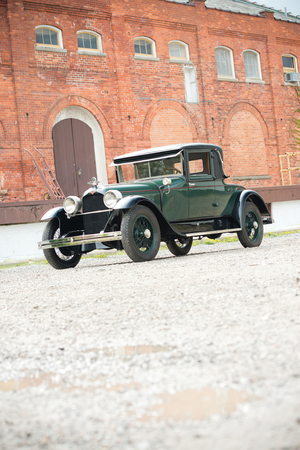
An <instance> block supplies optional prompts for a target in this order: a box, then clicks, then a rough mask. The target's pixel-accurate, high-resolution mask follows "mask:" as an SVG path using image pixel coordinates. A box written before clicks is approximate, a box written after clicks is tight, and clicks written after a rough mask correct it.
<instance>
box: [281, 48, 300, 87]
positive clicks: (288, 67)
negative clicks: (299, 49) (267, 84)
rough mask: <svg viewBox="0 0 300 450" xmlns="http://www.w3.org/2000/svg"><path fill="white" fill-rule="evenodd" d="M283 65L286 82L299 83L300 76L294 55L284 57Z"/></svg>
mask: <svg viewBox="0 0 300 450" xmlns="http://www.w3.org/2000/svg"><path fill="white" fill-rule="evenodd" d="M282 64H283V73H284V79H285V81H288V82H299V81H300V76H299V74H298V67H297V59H296V58H295V57H294V56H293V55H288V54H286V55H283V56H282ZM293 74H295V75H293Z"/></svg>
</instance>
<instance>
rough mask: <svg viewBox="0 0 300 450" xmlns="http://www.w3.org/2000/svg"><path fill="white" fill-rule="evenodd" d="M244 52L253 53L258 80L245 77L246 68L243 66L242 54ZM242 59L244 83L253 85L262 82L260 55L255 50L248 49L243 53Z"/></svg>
mask: <svg viewBox="0 0 300 450" xmlns="http://www.w3.org/2000/svg"><path fill="white" fill-rule="evenodd" d="M246 52H251V53H254V54H255V55H256V61H257V68H258V78H254V77H253V78H252V77H247V75H246V66H245V59H244V53H246ZM243 59H244V67H245V75H246V82H249V83H255V82H259V81H262V74H261V64H260V54H259V53H258V52H257V51H256V50H252V48H248V49H246V50H244V51H243Z"/></svg>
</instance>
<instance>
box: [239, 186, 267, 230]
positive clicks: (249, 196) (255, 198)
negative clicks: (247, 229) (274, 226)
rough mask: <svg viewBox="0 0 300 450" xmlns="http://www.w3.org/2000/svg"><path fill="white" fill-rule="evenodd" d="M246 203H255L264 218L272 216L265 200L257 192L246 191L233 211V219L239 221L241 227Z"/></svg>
mask: <svg viewBox="0 0 300 450" xmlns="http://www.w3.org/2000/svg"><path fill="white" fill-rule="evenodd" d="M246 202H252V203H254V205H256V206H257V208H258V209H259V212H260V213H261V215H262V216H270V211H269V210H268V207H267V205H266V204H265V202H264V200H263V198H262V197H261V196H260V195H259V194H258V193H257V192H255V191H251V190H244V191H242V192H241V195H240V196H239V198H238V199H237V202H236V204H235V207H234V211H233V217H234V218H235V219H236V220H237V221H238V223H239V225H240V227H242V226H243V213H244V207H245V204H246Z"/></svg>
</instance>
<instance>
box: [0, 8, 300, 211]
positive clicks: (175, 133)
mask: <svg viewBox="0 0 300 450" xmlns="http://www.w3.org/2000/svg"><path fill="white" fill-rule="evenodd" d="M0 33H1V39H0V189H1V190H0V193H1V192H2V194H5V191H7V192H6V195H4V196H3V197H2V201H3V202H17V201H18V202H22V201H23V202H24V201H40V200H42V199H43V198H44V195H45V193H46V192H47V189H46V187H45V185H44V184H43V181H42V179H41V177H40V176H39V174H38V172H37V170H36V167H35V166H34V164H33V160H32V156H31V155H30V154H29V153H28V152H26V151H25V150H24V148H26V149H27V150H29V151H30V152H31V154H32V155H33V156H34V157H35V158H36V161H37V162H38V164H39V165H41V166H42V164H43V158H44V159H45V161H46V162H47V164H48V165H49V166H50V168H51V169H52V170H53V171H55V173H56V177H57V179H58V182H59V183H60V185H61V187H62V189H63V191H64V193H65V194H66V195H70V194H77V195H78V194H82V192H83V190H84V189H85V188H86V187H87V184H86V182H87V181H88V180H90V179H91V176H92V175H95V174H97V177H98V179H99V180H100V181H101V182H102V183H106V182H107V181H109V182H113V181H114V180H115V176H114V171H113V170H112V168H110V167H109V164H110V163H111V161H112V159H113V157H114V156H116V155H119V154H122V153H125V152H131V151H135V150H139V149H142V148H147V147H154V146H159V145H165V144H169V143H181V142H199V141H200V142H213V143H216V144H218V145H221V146H222V147H223V149H224V160H225V161H224V162H225V170H226V172H227V173H228V174H229V175H230V176H231V178H230V180H231V181H233V182H238V183H241V184H243V185H245V186H251V187H254V188H255V187H261V186H278V185H280V184H281V183H282V181H281V174H280V166H279V155H282V154H284V153H285V152H287V151H292V148H293V139H292V137H291V134H290V131H291V129H292V128H293V123H292V119H293V118H294V117H296V114H297V108H298V107H299V105H298V103H297V98H296V94H295V91H294V89H293V86H295V84H297V80H298V77H299V75H298V65H299V61H300V17H299V16H297V17H295V16H292V15H291V14H286V13H284V12H280V11H276V10H274V9H271V8H267V7H265V6H259V5H257V4H255V3H252V2H249V1H247V0H206V1H204V0H194V1H188V0H186V1H183V0H135V1H133V0H85V1H82V0H80V1H79V0H60V1H57V0H50V3H46V2H43V1H41V0H36V1H28V0H18V1H16V0H0ZM290 74H291V75H290ZM35 148H37V149H38V150H39V152H40V154H39V153H37V152H36V151H35V150H34V149H35ZM298 180H300V178H298V177H297V172H296V171H295V172H293V179H292V182H293V183H294V184H299V181H298Z"/></svg>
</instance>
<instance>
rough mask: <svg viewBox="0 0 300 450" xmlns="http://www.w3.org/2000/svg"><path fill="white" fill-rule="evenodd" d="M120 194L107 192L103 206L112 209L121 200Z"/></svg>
mask: <svg viewBox="0 0 300 450" xmlns="http://www.w3.org/2000/svg"><path fill="white" fill-rule="evenodd" d="M121 198H122V194H121V192H119V191H107V192H106V194H105V195H104V197H103V202H104V205H105V206H106V207H107V208H114V207H115V206H116V204H117V203H118V201H119V200H121Z"/></svg>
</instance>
